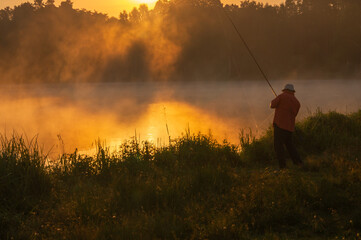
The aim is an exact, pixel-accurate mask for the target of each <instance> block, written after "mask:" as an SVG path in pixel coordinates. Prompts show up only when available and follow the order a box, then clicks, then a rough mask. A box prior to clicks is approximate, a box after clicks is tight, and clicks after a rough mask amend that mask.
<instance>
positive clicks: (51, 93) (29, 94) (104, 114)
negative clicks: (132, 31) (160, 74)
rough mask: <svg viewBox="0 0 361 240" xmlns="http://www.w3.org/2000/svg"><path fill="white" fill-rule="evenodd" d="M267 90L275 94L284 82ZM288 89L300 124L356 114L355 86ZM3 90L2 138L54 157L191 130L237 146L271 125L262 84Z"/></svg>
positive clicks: (359, 99)
mask: <svg viewBox="0 0 361 240" xmlns="http://www.w3.org/2000/svg"><path fill="white" fill-rule="evenodd" d="M272 83H273V85H274V87H275V89H276V92H277V93H280V92H281V91H280V90H281V89H282V87H283V86H284V84H286V83H287V80H284V81H273V82H272ZM293 83H294V85H295V88H296V97H297V98H298V99H299V101H300V102H301V110H300V113H299V115H298V117H297V120H298V121H299V120H302V119H303V118H305V117H307V116H310V115H311V114H312V113H315V112H316V111H317V110H318V109H320V110H322V111H324V112H327V111H338V112H342V113H350V112H352V111H356V110H358V109H359V108H360V107H361V106H360V103H361V96H360V95H359V94H358V92H359V89H361V83H360V81H358V80H353V81H351V80H349V81H345V80H333V81H324V80H320V81H312V82H310V81H307V80H296V81H293ZM3 90H4V93H5V94H2V95H1V96H0V100H1V102H2V104H1V106H0V114H1V116H2V119H1V122H0V128H2V132H4V133H6V134H7V135H10V134H12V132H13V131H16V132H17V133H18V134H24V135H26V136H27V137H28V138H29V139H31V138H32V137H34V136H36V135H37V136H38V140H39V142H40V143H41V145H42V146H44V151H45V152H49V151H50V152H51V153H52V154H61V153H62V152H63V151H65V152H72V151H74V150H75V149H78V150H80V151H84V152H86V151H89V150H90V149H92V148H94V143H95V142H96V141H98V140H100V141H101V143H103V144H104V145H106V146H112V147H116V146H119V145H120V144H122V143H124V142H125V141H126V140H129V139H131V138H132V137H134V136H136V137H137V139H138V140H139V141H150V142H152V143H154V144H155V145H158V146H162V145H166V144H168V139H169V137H171V139H175V138H177V137H179V136H181V135H182V134H185V133H186V131H189V130H190V131H191V133H195V134H196V133H198V132H202V133H204V134H209V133H211V134H212V135H213V136H214V137H215V138H216V139H217V140H218V141H223V140H224V139H226V140H227V141H229V142H231V143H233V144H239V133H240V132H241V130H242V129H244V130H245V131H249V129H252V132H253V134H254V135H255V136H259V135H261V134H263V133H264V132H265V131H266V130H267V129H268V128H269V127H270V126H271V123H272V120H273V110H271V109H270V108H269V103H270V101H271V100H272V99H273V94H272V92H271V90H270V89H269V87H268V85H267V83H266V82H261V81H251V80H249V81H239V82H235V81H229V82H224V83H220V82H217V81H213V82H206V81H199V82H186V83H184V82H183V83H181V82H175V83H168V82H167V83H93V84H89V83H86V84H83V83H82V84H31V85H21V86H20V85H7V86H6V87H3ZM321 93H322V94H321ZM167 126H168V131H167V128H166V127H167ZM168 134H169V135H168Z"/></svg>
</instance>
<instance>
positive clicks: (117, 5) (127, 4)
mask: <svg viewBox="0 0 361 240" xmlns="http://www.w3.org/2000/svg"><path fill="white" fill-rule="evenodd" d="M24 2H27V1H23V0H1V1H0V9H3V8H5V7H13V6H15V5H19V4H21V3H24ZM28 2H31V3H32V2H33V1H28ZM44 2H45V1H44ZM60 2H61V0H55V4H56V5H58V4H59V3H60ZM72 2H73V3H74V8H79V9H83V8H84V9H87V10H89V11H97V12H101V13H105V14H108V15H109V16H112V17H118V15H119V13H120V12H121V11H123V10H126V11H130V10H132V9H133V8H134V7H138V6H139V5H140V4H143V3H146V4H147V5H148V6H149V8H153V7H154V5H155V2H156V0H103V1H98V0H91V1H90V0H73V1H72ZM222 2H223V3H225V4H238V3H239V2H240V1H239V0H222ZM259 2H263V3H269V4H280V3H283V2H284V0H259Z"/></svg>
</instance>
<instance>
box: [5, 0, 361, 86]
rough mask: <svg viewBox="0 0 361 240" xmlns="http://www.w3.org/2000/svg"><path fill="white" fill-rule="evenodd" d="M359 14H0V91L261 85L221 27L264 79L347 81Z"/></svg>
mask: <svg viewBox="0 0 361 240" xmlns="http://www.w3.org/2000/svg"><path fill="white" fill-rule="evenodd" d="M360 5H361V2H360V1H355V0H286V1H285V3H284V4H280V5H268V4H262V3H259V2H255V1H250V0H244V1H240V4H239V5H224V4H222V3H221V2H220V1H219V0H169V1H168V0H159V1H158V2H157V3H156V5H155V7H154V9H149V8H148V7H147V5H140V6H139V7H138V8H134V9H133V10H132V11H130V12H127V11H122V10H120V11H119V16H118V17H117V18H115V17H109V16H107V15H106V14H103V13H99V12H96V11H88V10H85V9H75V8H74V7H73V2H72V1H70V0H66V1H63V2H61V3H60V4H59V6H56V5H55V4H54V0H47V1H43V0H35V1H34V2H33V3H29V2H27V3H23V4H21V5H18V6H15V7H13V8H10V7H7V8H4V9H1V10H0V82H1V83H69V82H120V81H126V82H130V81H192V80H206V81H210V80H217V81H225V80H245V79H248V80H249V79H255V80H256V79H262V76H261V75H260V72H259V71H258V69H257V66H256V65H255V63H254V62H253V60H252V58H251V57H250V55H249V54H248V52H247V50H246V47H245V46H244V44H243V43H242V42H241V41H240V39H239V37H238V36H237V33H236V31H235V29H234V28H233V26H232V24H231V22H230V21H229V18H230V19H231V20H232V21H233V22H234V24H235V26H236V27H237V29H238V30H239V32H240V33H241V34H242V36H243V37H244V39H245V40H246V42H247V43H248V45H249V48H250V49H251V50H252V52H253V54H254V55H255V57H256V59H257V60H258V62H259V64H260V65H261V66H262V68H263V70H264V71H265V73H266V74H267V75H268V76H269V78H271V79H287V78H290V79H295V78H297V79H347V78H353V79H355V78H359V77H360V76H361V62H360V61H361V29H360V27H361V14H360V12H361V8H360ZM228 17H229V18H228Z"/></svg>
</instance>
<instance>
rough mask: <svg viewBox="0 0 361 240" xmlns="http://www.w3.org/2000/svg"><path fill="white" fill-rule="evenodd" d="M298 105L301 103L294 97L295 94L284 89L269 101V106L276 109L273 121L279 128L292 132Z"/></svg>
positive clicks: (298, 108)
mask: <svg viewBox="0 0 361 240" xmlns="http://www.w3.org/2000/svg"><path fill="white" fill-rule="evenodd" d="M300 107H301V104H300V102H299V101H298V100H297V98H296V97H295V94H294V93H293V92H290V91H287V90H285V91H284V92H283V93H282V94H280V95H279V96H278V97H276V98H275V99H273V100H272V102H271V108H275V109H276V110H275V116H274V119H273V123H274V124H276V125H277V126H278V127H279V128H282V129H284V130H287V131H290V132H293V131H294V130H295V121H296V116H297V114H298V111H299V110H300Z"/></svg>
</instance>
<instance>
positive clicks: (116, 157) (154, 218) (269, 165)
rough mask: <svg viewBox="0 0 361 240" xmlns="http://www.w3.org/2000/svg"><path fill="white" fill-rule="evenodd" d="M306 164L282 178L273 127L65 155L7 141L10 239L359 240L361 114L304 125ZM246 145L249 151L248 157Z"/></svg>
mask: <svg viewBox="0 0 361 240" xmlns="http://www.w3.org/2000/svg"><path fill="white" fill-rule="evenodd" d="M295 142H296V145H297V147H298V149H299V151H300V154H301V156H302V158H303V159H304V162H305V166H304V167H302V168H298V167H295V166H292V164H291V161H290V160H288V162H287V163H288V169H286V170H282V171H279V170H278V167H277V162H276V160H275V156H274V153H273V148H272V131H271V129H270V130H269V131H267V132H266V133H265V135H263V136H262V137H261V138H259V139H255V138H253V137H252V134H249V133H248V134H247V133H245V132H244V133H243V135H242V134H241V137H240V145H239V146H237V145H233V144H229V143H227V142H223V143H218V142H217V141H216V140H214V139H213V138H212V136H207V135H201V134H195V135H194V134H191V133H186V134H185V135H184V136H182V137H180V138H178V139H175V140H173V141H172V144H171V145H169V146H166V147H162V148H156V147H154V146H153V145H152V144H149V143H146V142H143V143H139V142H138V141H137V139H131V140H129V141H128V142H126V143H124V144H123V145H122V146H120V147H119V151H117V152H114V153H112V152H109V151H108V149H106V148H104V147H102V146H98V150H97V154H96V155H95V156H91V157H90V156H84V155H79V154H78V153H77V152H74V153H71V154H64V155H63V156H61V157H60V158H59V160H58V161H57V163H56V164H55V165H53V166H52V167H46V166H45V165H44V162H45V156H43V155H42V153H41V151H40V148H39V146H38V145H37V144H36V141H30V143H29V142H28V141H25V140H24V139H23V138H21V137H20V136H14V137H13V138H10V139H6V138H4V137H3V138H2V139H1V151H0V186H1V188H0V189H1V196H2V197H1V199H0V238H1V239H64V238H65V239H265V238H266V239H327V238H329V239H331V238H332V239H335V238H339V239H342V238H346V239H358V238H360V237H359V235H360V234H361V162H360V158H361V152H360V150H359V149H361V111H358V112H355V113H352V114H348V115H344V114H339V113H336V112H330V113H326V114H324V113H321V112H318V113H315V114H314V115H312V116H311V117H308V118H305V119H304V120H303V121H302V122H299V123H298V124H297V131H296V133H295ZM241 149H242V151H241Z"/></svg>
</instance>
